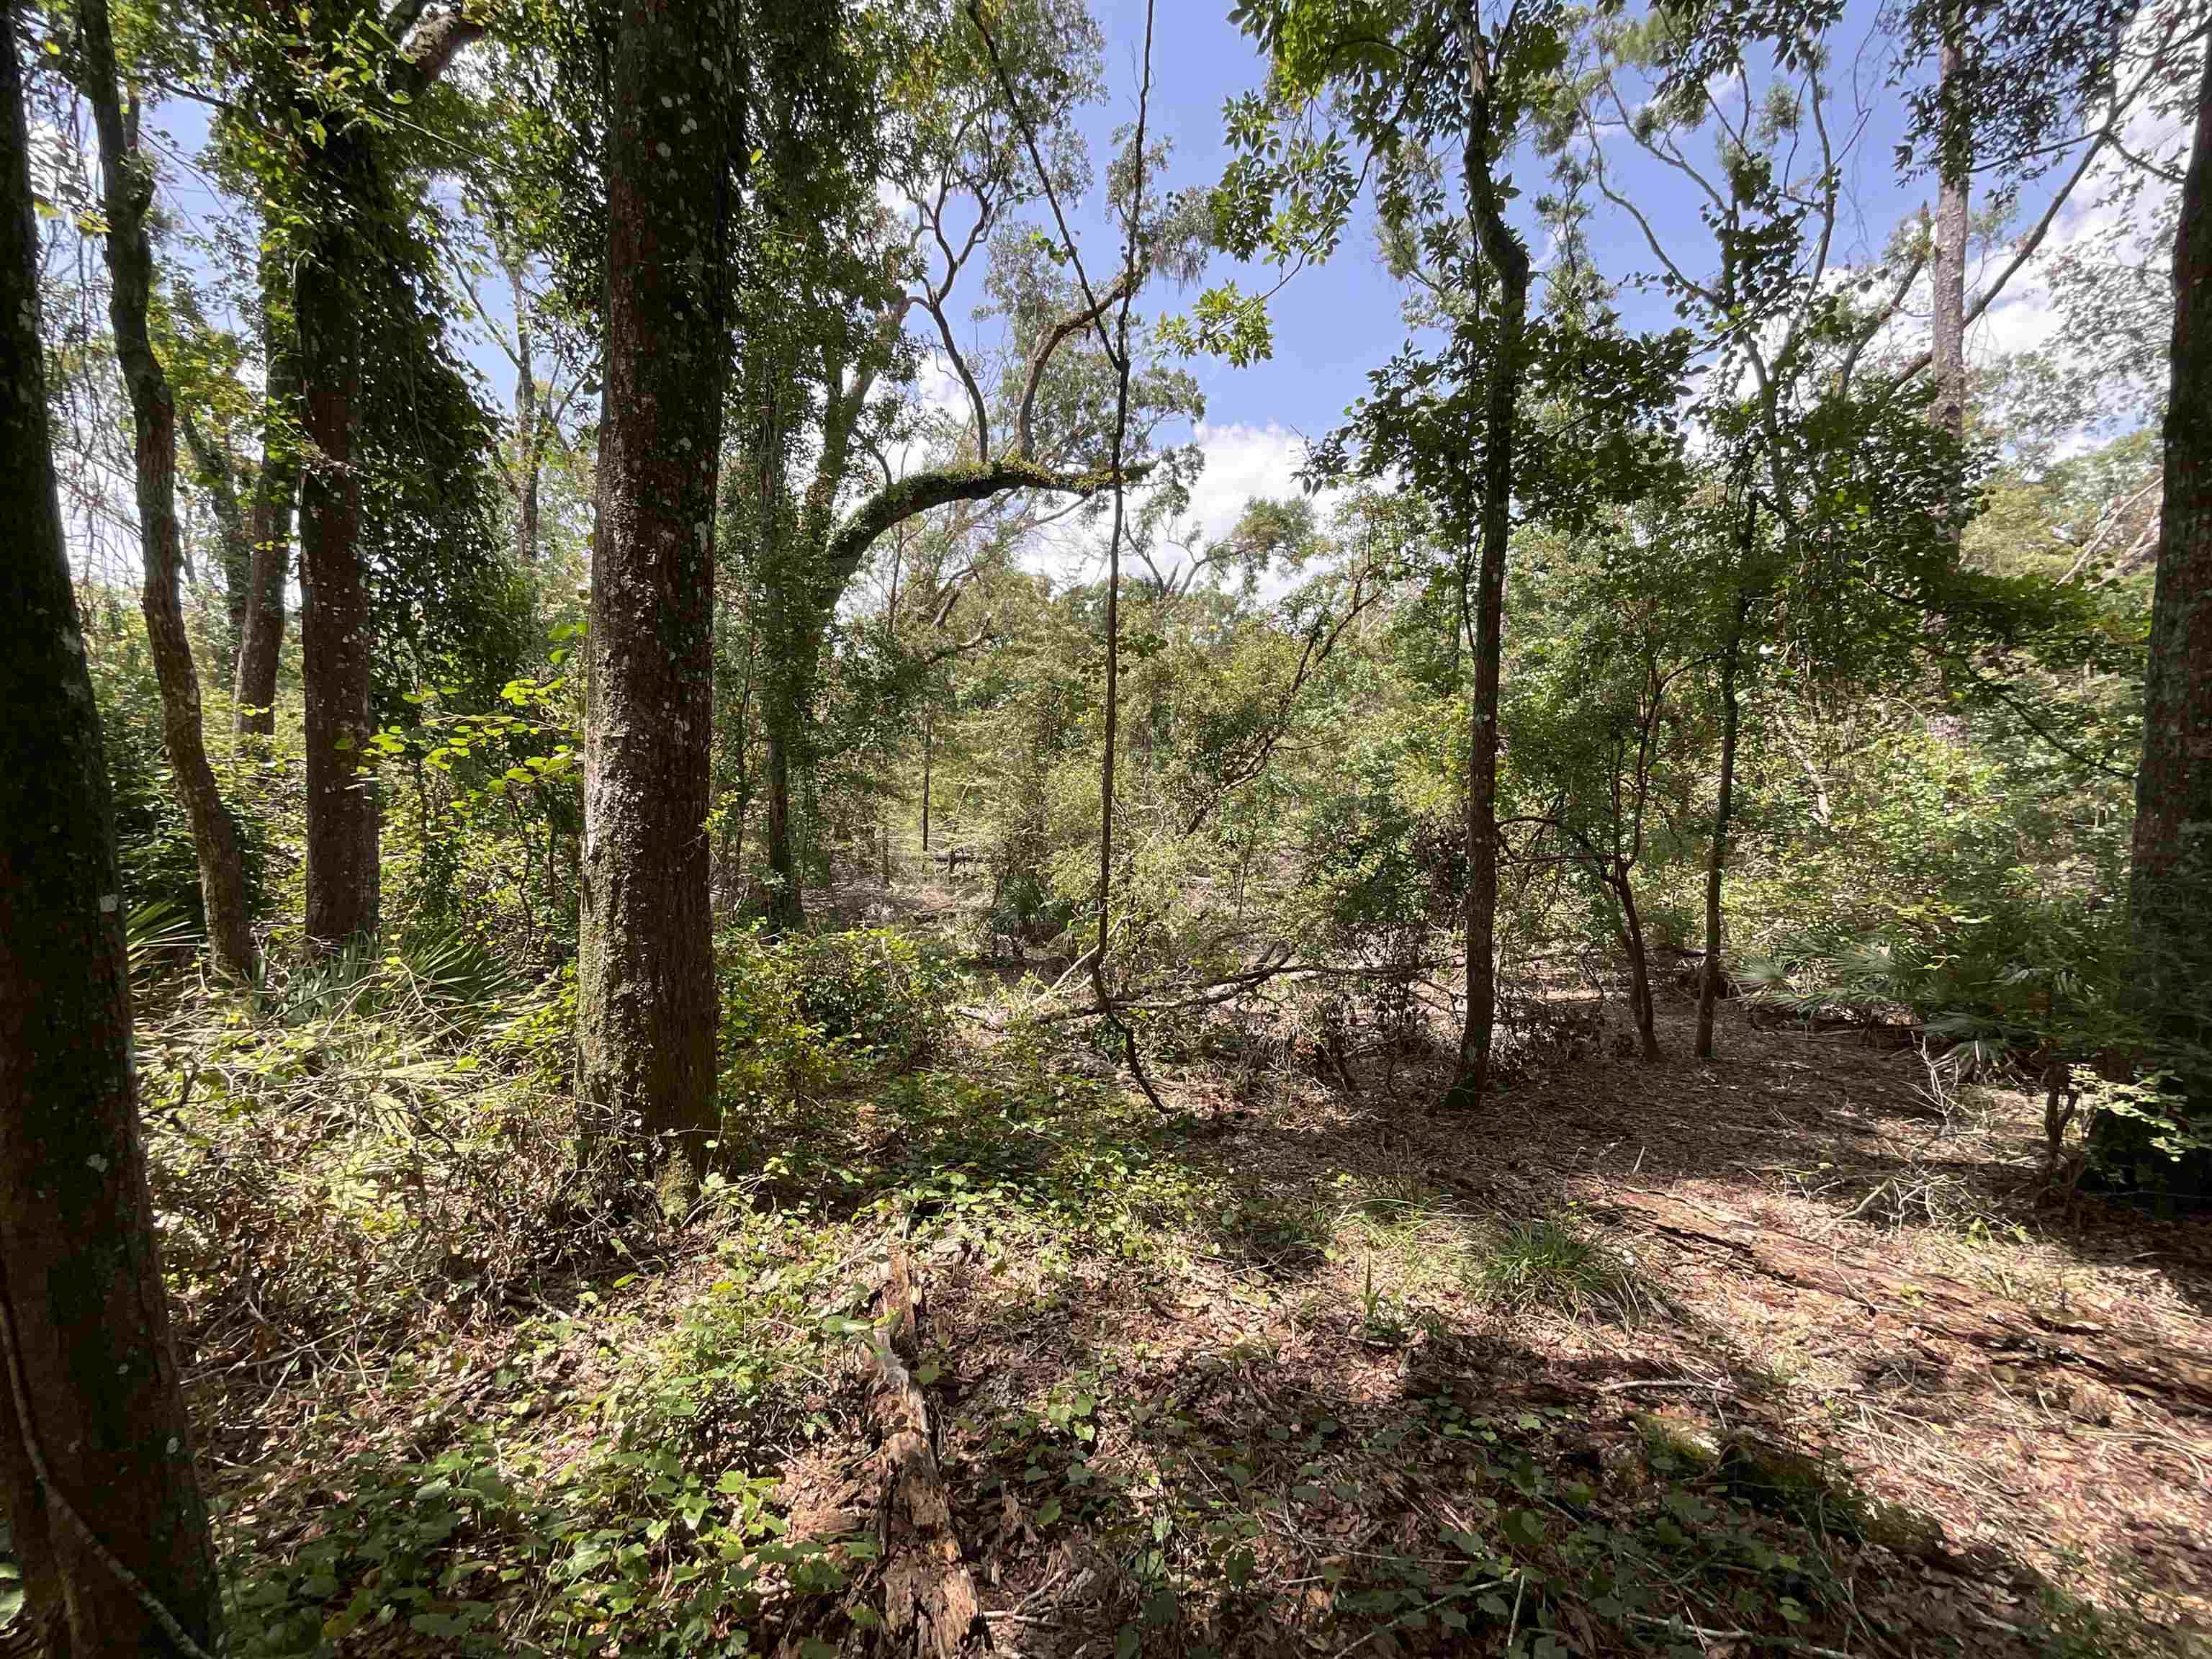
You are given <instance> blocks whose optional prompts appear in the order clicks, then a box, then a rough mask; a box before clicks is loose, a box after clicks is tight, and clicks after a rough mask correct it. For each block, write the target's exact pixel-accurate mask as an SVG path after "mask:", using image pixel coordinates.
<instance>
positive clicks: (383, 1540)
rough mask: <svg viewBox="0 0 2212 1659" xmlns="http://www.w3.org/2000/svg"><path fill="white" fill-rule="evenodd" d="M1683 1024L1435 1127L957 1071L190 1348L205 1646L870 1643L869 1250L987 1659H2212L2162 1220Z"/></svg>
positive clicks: (1951, 1126)
mask: <svg viewBox="0 0 2212 1659" xmlns="http://www.w3.org/2000/svg"><path fill="white" fill-rule="evenodd" d="M1689 1014H1690V1009H1689V1006H1688V1004H1687V1003H1686V1001H1684V1000H1674V1001H1672V1002H1668V1003H1664V1004H1662V1021H1661V1037H1662V1042H1663V1044H1664V1045H1665V1048H1666V1049H1667V1053H1668V1058H1667V1059H1665V1060H1662V1061H1660V1062H1658V1063H1656V1064H1650V1065H1646V1064H1642V1063H1638V1062H1637V1061H1635V1060H1628V1059H1622V1058H1618V1057H1614V1055H1613V1052H1612V1050H1611V1049H1610V1048H1608V1047H1607V1044H1605V1043H1603V1042H1600V1043H1597V1044H1595V1045H1594V1046H1595V1048H1596V1049H1597V1051H1598V1052H1595V1053H1593V1054H1589V1055H1586V1056H1585V1057H1583V1058H1579V1059H1574V1060H1562V1061H1561V1062H1560V1063H1559V1064H1558V1065H1556V1066H1553V1067H1552V1068H1551V1069H1549V1070H1548V1071H1547V1072H1544V1073H1538V1074H1534V1075H1532V1076H1530V1077H1528V1079H1525V1080H1522V1081H1520V1082H1518V1083H1517V1084H1516V1085H1514V1086H1512V1087H1510V1088H1507V1089H1505V1090H1503V1091H1499V1092H1498V1093H1497V1094H1496V1095H1494V1097H1492V1100H1491V1101H1490V1102H1489V1103H1488V1104H1487V1105H1486V1108H1485V1109H1483V1111H1482V1112H1481V1113H1480V1115H1474V1116H1469V1117H1463V1118H1455V1117H1440V1116H1436V1115H1430V1114H1429V1113H1428V1112H1427V1110H1426V1103H1427V1101H1428V1100H1430V1099H1431V1098H1433V1096H1434V1087H1433V1080H1432V1079H1430V1078H1428V1077H1427V1076H1426V1075H1425V1073H1424V1072H1423V1070H1422V1067H1421V1066H1420V1065H1419V1062H1418V1061H1416V1062H1413V1063H1410V1064H1407V1065H1404V1066H1398V1067H1396V1068H1394V1072H1393V1074H1392V1077H1391V1079H1390V1084H1391V1087H1390V1088H1389V1089H1387V1090H1386V1088H1385V1087H1384V1086H1383V1082H1384V1079H1383V1073H1382V1069H1381V1067H1380V1066H1379V1064H1378V1063H1377V1062H1376V1061H1375V1060H1372V1059H1369V1060H1354V1061H1353V1062H1352V1071H1351V1074H1350V1079H1349V1081H1350V1084H1351V1085H1352V1086H1350V1087H1348V1088H1347V1087H1346V1079H1345V1078H1344V1077H1342V1076H1340V1075H1338V1074H1336V1073H1334V1071H1332V1072H1331V1073H1330V1075H1329V1079H1328V1080H1326V1081H1325V1080H1324V1079H1322V1077H1321V1076H1320V1075H1318V1074H1317V1073H1316V1070H1314V1069H1312V1068H1306V1069H1300V1068H1298V1067H1297V1066H1290V1065H1285V1064H1269V1065H1267V1066H1260V1065H1256V1064H1255V1063H1254V1062H1253V1060H1252V1059H1251V1057H1250V1056H1249V1054H1248V1055H1245V1056H1243V1057H1241V1058H1240V1057H1229V1058H1225V1057H1223V1056H1221V1055H1218V1054H1215V1055H1206V1054H1197V1055H1194V1056H1192V1057H1191V1058H1189V1059H1188V1060H1184V1061H1182V1063H1166V1062H1163V1063H1162V1064H1161V1065H1160V1066H1159V1067H1158V1073H1157V1078H1156V1080H1157V1081H1158V1083H1159V1085H1161V1089H1162V1092H1163V1094H1164V1097H1165V1098H1166V1101H1167V1103H1168V1105H1169V1106H1170V1108H1171V1111H1170V1115H1167V1116H1164V1117H1163V1116H1161V1115H1158V1114H1156V1113H1155V1112H1154V1111H1153V1109H1152V1108H1151V1107H1150V1106H1149V1105H1147V1104H1146V1103H1145V1102H1144V1100H1143V1099H1142V1097H1139V1096H1138V1095H1136V1094H1135V1092H1134V1091H1133V1089H1131V1088H1130V1087H1129V1086H1127V1082H1126V1079H1123V1078H1122V1077H1121V1076H1120V1075H1118V1074H1117V1073H1116V1071H1115V1067H1114V1066H1112V1065H1111V1064H1110V1063H1109V1061H1108V1060H1105V1059H1103V1058H1102V1057H1101V1056H1100V1054H1098V1053H1097V1051H1096V1050H1094V1049H1091V1048H1082V1047H1079V1046H1073V1045H1074V1038H1073V1032H1072V1029H1071V1028H1066V1027H1061V1028H1050V1030H1048V1033H1047V1034H1046V1035H1043V1036H1040V1034H1039V1033H1038V1032H1037V1030H1035V1029H1030V1030H1026V1031H1024V1030H1019V1029H1017V1030H1016V1032H1015V1033H1014V1034H1013V1035H1003V1034H996V1033H994V1032H992V1031H990V1030H969V1031H968V1032H967V1033H965V1034H963V1036H961V1037H959V1038H958V1039H957V1042H956V1045H955V1047H954V1048H953V1049H952V1050H951V1051H950V1052H946V1053H943V1054H939V1055H938V1056H937V1057H936V1058H935V1059H934V1060H933V1062H931V1063H930V1064H928V1065H927V1066H923V1067H922V1068H921V1069H918V1070H915V1071H912V1072H908V1073H905V1074H902V1075H898V1076H895V1077H890V1078H885V1079H879V1080H878V1081H877V1082H875V1083H874V1084H872V1085H870V1086H868V1087H867V1088H866V1089H864V1090H860V1091H854V1092H853V1093H852V1094H850V1095H849V1096H847V1097H840V1098H837V1099H835V1100H830V1101H824V1102H822V1103H818V1104H817V1106H816V1107H815V1108H814V1109H811V1110H810V1111H807V1112H805V1113H802V1114H800V1115H799V1116H798V1117H796V1118H794V1119H793V1120H792V1121H788V1122H784V1121H778V1122H777V1123H776V1124H775V1125H774V1126H772V1127H773V1131H774V1133H773V1139H774V1144H775V1148H776V1150H775V1155H774V1157H773V1158H770V1159H769V1160H768V1161H767V1162H765V1163H764V1164H763V1165H762V1167H761V1170H760V1173H759V1174H757V1176H750V1177H748V1178H747V1179H746V1180H744V1181H743V1182H732V1183H731V1184H729V1185H727V1186H722V1187H716V1188H710V1190H709V1191H708V1193H707V1194H705V1195H704V1196H703V1198H702V1201H701V1202H700V1203H699V1204H698V1205H696V1206H694V1208H693V1209H692V1211H691V1212H690V1218H689V1219H688V1221H687V1222H686V1224H685V1225H682V1226H681V1227H671V1228H668V1229H665V1230H664V1231H659V1232H658V1233H655V1234H653V1236H652V1237H650V1238H647V1237H644V1236H642V1235H641V1237H640V1238H639V1239H637V1240H635V1241H632V1243H631V1244H630V1246H629V1248H630V1249H631V1252H632V1259H629V1260H626V1261H624V1260H618V1261H614V1262H613V1263H612V1264H611V1265H608V1266H605V1267H604V1269H603V1270H602V1269H594V1270H593V1271H592V1272H589V1273H585V1274H583V1275H581V1276H577V1277H574V1278H572V1279H568V1280H564V1281H562V1282H560V1283H551V1282H539V1283H536V1284H533V1285H530V1286H529V1287H528V1288H527V1289H526V1290H525V1291H520V1292H514V1291H510V1292H509V1293H508V1294H507V1296H506V1297H504V1299H503V1300H501V1302H500V1303H498V1304H496V1305H492V1306H478V1307H475V1308H474V1309H472V1310H471V1309H470V1308H468V1306H467V1304H465V1301H464V1300H461V1299H457V1300H456V1301H455V1302H454V1304H453V1307H454V1309H455V1311H454V1312H453V1315H452V1316H451V1317H450V1318H449V1319H448V1320H447V1321H446V1322H443V1323H442V1324H441V1323H438V1322H431V1323H429V1324H426V1325H424V1326H422V1327H421V1328H418V1329H416V1331H415V1332H414V1333H413V1334H411V1335H410V1338H409V1339H408V1340H407V1341H406V1342H405V1343H404V1345H398V1344H394V1345H388V1346H385V1347H382V1348H379V1349H368V1348H362V1347H356V1349H355V1350H353V1351H352V1352H350V1354H349V1356H348V1357H347V1358H344V1359H343V1360H331V1361H330V1362H328V1363H325V1364H320V1365H319V1366H318V1367H316V1368H315V1369H313V1370H291V1372H290V1374H289V1375H283V1376H279V1377H278V1378H277V1380H276V1383H274V1384H273V1385H270V1384H269V1383H267V1382H266V1379H267V1378H268V1376H270V1368H269V1367H267V1366H262V1365H257V1366H255V1367H252V1368H250V1369H247V1370H242V1371H241V1370H240V1369H239V1368H237V1367H232V1368H230V1369H229V1370H228V1371H219V1370H216V1369H215V1368H212V1367H205V1366H204V1367H202V1368H201V1369H200V1370H198V1372H197V1378H196V1383H195V1388H196V1404H197V1408H198V1410H199V1413H200V1415H201V1418H202V1420H203V1422H204V1424H205V1425H207V1428H206V1431H205V1437H204V1446H203V1451H204V1454H205V1456H206V1459H207V1462H208V1464H209V1467H210V1468H211V1469H212V1470H213V1471H214V1472H215V1483H216V1498H217V1506H218V1515H219V1529H220V1533H221V1535H222V1541H223V1547H224V1549H225V1553H226V1558H227V1560H228V1563H229V1565H230V1569H231V1576H232V1579H233V1582H234V1586H235V1589H234V1595H235V1598H236V1609H237V1613H236V1626H235V1630H234V1639H235V1640H236V1643H237V1645H238V1648H239V1650H242V1651H244V1652H247V1653H284V1652H314V1651H328V1650H331V1648H333V1647H335V1648H336V1649H337V1650H338V1651H341V1652H347V1653H355V1652H360V1653H370V1652H374V1653H448V1652H460V1651H484V1652H525V1651H558V1652H572V1653H615V1652H624V1653H629V1652H652V1651H663V1652H671V1653H710V1652H732V1653H735V1652H743V1651H761V1652H769V1651H774V1652H779V1653H783V1654H787V1655H791V1656H794V1659H818V1656H827V1655H836V1654H841V1653H848V1652H859V1651H862V1650H866V1644H867V1642H868V1641H869V1639H870V1638H869V1635H868V1632H867V1629H866V1627H867V1626H869V1625H871V1624H872V1621H873V1620H874V1619H875V1617H876V1616H877V1613H878V1610H879V1609H880V1608H881V1607H882V1605H883V1603H882V1594H883V1592H882V1587H881V1578H882V1575H883V1566H882V1563H881V1562H880V1561H879V1560H878V1559H877V1557H878V1543H877V1534H878V1503H879V1501H880V1500H879V1492H880V1474H881V1471H880V1468H879V1454H878V1434H877V1432H876V1430H875V1428H874V1426H873V1423H874V1418H873V1415H872V1413H871V1410H870V1401H871V1397H872V1386H873V1379H874V1378H875V1376H876V1374H877V1366H876V1365H875V1364H873V1363H872V1361H871V1360H870V1358H869V1356H870V1354H871V1352H873V1349H872V1331H873V1329H874V1327H873V1326H872V1323H871V1322H872V1320H873V1319H874V1318H875V1317H876V1316H877V1313H878V1309H877V1307H876V1305H875V1304H873V1302H872V1294H873V1291H874V1290H875V1287H876V1285H877V1283H878V1276H879V1273H880V1271H881V1267H882V1264H883V1263H884V1261H885V1259H886V1257H887V1255H889V1254H890V1253H891V1252H893V1251H897V1252H899V1253H901V1254H902V1255H903V1256H904V1257H905V1258H906V1259H908V1261H911V1263H912V1264H913V1269H914V1273H915V1279H916V1280H917V1281H918V1284H919V1287H920V1289H921V1293H922V1298H923V1300H922V1306H921V1310H920V1317H919V1328H920V1348H919V1352H918V1354H916V1355H915V1360H916V1362H917V1363H915V1365H914V1368H913V1373H912V1375H913V1378H914V1380H915V1383H917V1384H918V1385H919V1386H920V1387H921V1390H922V1393H923V1395H924V1396H925V1397H926V1399H927V1404H928V1409H929V1411H930V1412H931V1413H932V1414H933V1419H934V1425H935V1433H936V1442H937V1443H936V1452H937V1461H938V1463H939V1468H941V1471H942V1477H943V1480H944V1483H945V1491H946V1493H947V1495H948V1498H949V1500H950V1504H951V1520H952V1523H953V1527H954V1529H955V1531H956V1532H957V1537H958V1539H959V1542H960V1547H961V1553H962V1554H963V1557H964V1566H965V1568H966V1570H967V1571H968V1572H969V1574H970V1575H971V1576H972V1579H973V1582H974V1585H975V1592H976V1594H977V1595H978V1597H979V1598H980V1602H981V1608H982V1622H983V1624H984V1625H985V1626H987V1628H988V1631H989V1632H990V1636H991V1638H992V1644H993V1649H994V1651H995V1652H997V1653H998V1654H1000V1655H1002V1656H1011V1655H1026V1656H1033V1659H1048V1656H1057V1659H1077V1656H1100V1659H1103V1656H1109V1655H1111V1656H1117V1659H1130V1656H1133V1655H1135V1654H1138V1653H1139V1652H1142V1653H1146V1654H1177V1655H1182V1654H1202V1653H1214V1654H1220V1655H1261V1654H1310V1655H1319V1656H1323V1659H1352V1656H1356V1655H1393V1654H1426V1653H1503V1652H1509V1651H1510V1652H1516V1653H1526V1654H1531V1655H1567V1654H1579V1655H1586V1656H1595V1655H1603V1654H1613V1653H1653V1654H1670V1655H1671V1654H1681V1655H1699V1656H1711V1659H1719V1656H1729V1655H1735V1656H1750V1655H1767V1654H1775V1655H1779V1654H1812V1655H1823V1656H1833V1655H1837V1654H1849V1655H1854V1656H1866V1659H1873V1656H1883V1655H1887V1656H1922V1655H1929V1656H1933V1655H1956V1654H1966V1655H2002V1656H2012V1655H2031V1654H2053V1655H2083V1656H2087V1655H2099V1654H2102V1655H2112V1656H2120V1655H2133V1654H2138V1653H2148V1652H2170V1653H2191V1654H2195V1653H2207V1652H2212V1640H2208V1638H2207V1636H2206V1632H2208V1631H2212V1482H2208V1471H2212V1325H2208V1323H2207V1322H2206V1317H2205V1316H2206V1313H2207V1311H2208V1308H2212V1230H2208V1229H2207V1228H2206V1227H2205V1225H2203V1221H2202V1219H2201V1218H2200V1219H2197V1220H2189V1219H2172V1218H2159V1217H2157V1216H2154V1215H2152V1214H2150V1213H2148V1212H2145V1211H2143V1210H2142V1209H2139V1208H2136V1207H2134V1206H2128V1205H2124V1204H2119V1203H2115V1202H2112V1201H2109V1200H2101V1199H2097V1198H2093V1197H2087V1196H2082V1197H2077V1198H2075V1199H2073V1200H2070V1201H2069V1202H2068V1203H2067V1204H2065V1205H2063V1206H2052V1205H2051V1204H2048V1203H2046V1202H2045V1201H2043V1200H2042V1199H2041V1198H2040V1197H2039V1192H2038V1188H2037V1185H2036V1182H2035V1181H2034V1175H2035V1171H2036V1170H2037V1168H2038V1166H2039V1159H2040V1150H2041V1134H2040V1131H2041V1121H2040V1107H2039V1103H2036V1102H2033V1101H2030V1100H2028V1099H2027V1098H2026V1097H2023V1096H2021V1095H2018V1094H2015V1093H2010V1092H2006V1091H1996V1090H1988V1091H1970V1093H1969V1095H1968V1097H1966V1098H1965V1099H1963V1100H1960V1101H1954V1102H1952V1103H1949V1105H1948V1109H1946V1108H1944V1107H1942V1106H1940V1105H1939V1103H1938V1102H1937V1101H1936V1099H1935V1098H1934V1097H1931V1096H1930V1094H1929V1091H1928V1089H1927V1087H1926V1085H1927V1078H1926V1073H1925V1072H1924V1069H1923V1066H1922V1065H1921V1063H1920V1061H1919V1060H1918V1058H1917V1055H1916V1054H1914V1053H1913V1052H1912V1051H1911V1050H1909V1049H1905V1050H1899V1049H1896V1048H1874V1047H1869V1046H1867V1045H1866V1044H1865V1043H1864V1042H1863V1041H1862V1040H1860V1039H1858V1038H1857V1037H1853V1036H1833V1035H1820V1036H1815V1035H1811V1034H1807V1033H1803V1032H1800V1031H1796V1030H1757V1029H1754V1028H1753V1025H1752V1024H1751V1023H1750V1022H1749V1021H1748V1019H1747V1018H1745V1016H1744V1013H1743V1011H1742V1010H1741V1007H1739V1006H1736V1005H1728V1006H1724V1008H1723V1024H1722V1027H1721V1031H1720V1049H1721V1052H1720V1054H1719V1057H1718V1058H1717V1060H1715V1061H1714V1062H1713V1063H1711V1064H1699V1063H1697V1062H1694V1061H1692V1060H1689V1059H1688V1058H1686V1054H1687V1051H1688V1048H1689V1036H1690V1032H1689V1030H1688V1019H1689ZM1052 1031H1056V1032H1057V1033H1058V1036H1054V1035H1051V1032H1052ZM1060 1037H1066V1040H1067V1042H1068V1043H1069V1045H1070V1046H1067V1047H1055V1046H1054V1044H1055V1043H1056V1042H1059V1040H1060ZM256 1377H258V1378H261V1379H264V1380H263V1381H261V1382H251V1381H250V1379H252V1378H256Z"/></svg>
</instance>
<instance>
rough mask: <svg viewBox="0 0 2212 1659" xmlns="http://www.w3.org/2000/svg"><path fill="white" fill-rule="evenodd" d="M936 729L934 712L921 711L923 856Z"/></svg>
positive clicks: (926, 833)
mask: <svg viewBox="0 0 2212 1659" xmlns="http://www.w3.org/2000/svg"><path fill="white" fill-rule="evenodd" d="M936 729H937V719H936V710H934V709H931V708H925V709H923V710H922V711H921V850H922V851H923V853H925V854H927V852H928V851H929V788H930V783H931V778H930V775H929V774H930V763H931V761H932V760H933V752H932V748H933V742H932V740H933V737H934V735H935V732H936Z"/></svg>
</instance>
